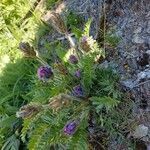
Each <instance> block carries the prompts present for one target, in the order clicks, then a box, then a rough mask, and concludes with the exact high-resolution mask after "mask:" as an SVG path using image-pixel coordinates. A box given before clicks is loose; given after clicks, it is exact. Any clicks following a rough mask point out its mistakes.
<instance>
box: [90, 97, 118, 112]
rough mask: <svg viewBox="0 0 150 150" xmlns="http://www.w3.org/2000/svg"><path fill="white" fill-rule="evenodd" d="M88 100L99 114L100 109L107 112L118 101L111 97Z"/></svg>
mask: <svg viewBox="0 0 150 150" xmlns="http://www.w3.org/2000/svg"><path fill="white" fill-rule="evenodd" d="M90 100H91V101H92V104H93V105H94V106H95V109H96V112H97V113H99V112H100V111H101V110H102V108H105V109H106V110H107V111H108V110H110V109H112V108H113V107H115V106H117V105H118V103H119V101H118V100H116V99H113V98H111V97H106V96H105V97H91V98H90Z"/></svg>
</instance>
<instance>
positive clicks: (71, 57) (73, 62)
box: [69, 55, 78, 64]
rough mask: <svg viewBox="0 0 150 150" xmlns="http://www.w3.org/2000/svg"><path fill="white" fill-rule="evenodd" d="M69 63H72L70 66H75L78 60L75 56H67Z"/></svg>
mask: <svg viewBox="0 0 150 150" xmlns="http://www.w3.org/2000/svg"><path fill="white" fill-rule="evenodd" d="M69 61H70V62H71V63H72V64H77V63H78V59H77V57H76V56H75V55H70V56H69Z"/></svg>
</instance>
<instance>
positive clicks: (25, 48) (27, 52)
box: [19, 42, 36, 57]
mask: <svg viewBox="0 0 150 150" xmlns="http://www.w3.org/2000/svg"><path fill="white" fill-rule="evenodd" d="M19 49H20V50H21V51H22V53H23V54H24V56H25V57H35V56H36V52H35V51H34V48H33V47H31V46H30V45H29V43H27V42H20V43H19Z"/></svg>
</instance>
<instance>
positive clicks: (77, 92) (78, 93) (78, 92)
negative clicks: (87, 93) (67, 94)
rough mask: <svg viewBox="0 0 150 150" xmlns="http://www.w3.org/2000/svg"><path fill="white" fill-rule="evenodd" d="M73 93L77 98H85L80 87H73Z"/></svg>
mask: <svg viewBox="0 0 150 150" xmlns="http://www.w3.org/2000/svg"><path fill="white" fill-rule="evenodd" d="M72 93H73V95H74V96H76V97H83V89H82V87H81V86H80V85H77V86H75V87H73V91H72Z"/></svg>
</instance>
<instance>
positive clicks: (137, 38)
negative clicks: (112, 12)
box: [132, 34, 144, 44]
mask: <svg viewBox="0 0 150 150" xmlns="http://www.w3.org/2000/svg"><path fill="white" fill-rule="evenodd" d="M132 42H133V43H137V44H142V43H144V40H143V39H142V38H141V36H140V35H137V34H135V35H134V36H133V39H132Z"/></svg>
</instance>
